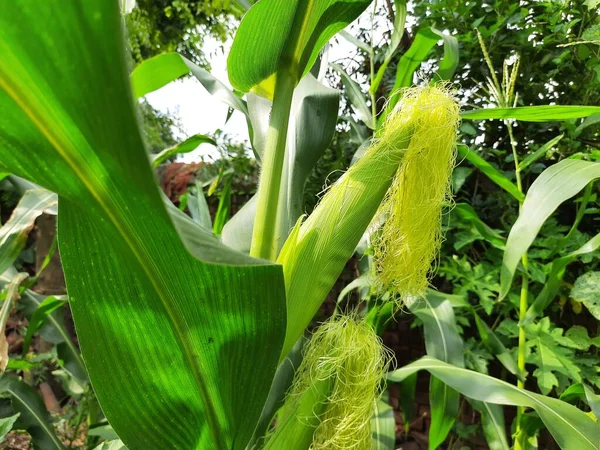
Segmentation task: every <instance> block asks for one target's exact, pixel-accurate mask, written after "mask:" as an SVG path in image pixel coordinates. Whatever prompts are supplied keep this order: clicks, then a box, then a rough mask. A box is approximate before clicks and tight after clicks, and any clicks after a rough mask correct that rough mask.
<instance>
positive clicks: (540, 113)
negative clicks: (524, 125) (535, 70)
mask: <svg viewBox="0 0 600 450" xmlns="http://www.w3.org/2000/svg"><path fill="white" fill-rule="evenodd" d="M594 114H600V106H576V105H568V106H562V105H553V106H520V107H517V108H485V109H473V110H471V111H463V112H462V113H461V115H462V117H463V119H469V120H490V119H504V120H506V119H515V120H521V121H523V122H554V121H561V120H570V119H581V118H583V117H588V116H591V115H594Z"/></svg>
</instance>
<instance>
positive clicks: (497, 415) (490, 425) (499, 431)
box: [469, 400, 510, 450]
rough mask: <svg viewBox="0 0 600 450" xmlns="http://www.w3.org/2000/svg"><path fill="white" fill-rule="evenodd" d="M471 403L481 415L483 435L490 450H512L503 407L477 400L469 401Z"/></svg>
mask: <svg viewBox="0 0 600 450" xmlns="http://www.w3.org/2000/svg"><path fill="white" fill-rule="evenodd" d="M469 403H471V405H472V406H473V408H475V409H476V410H477V411H479V414H480V415H481V426H482V428H483V434H484V436H485V440H486V441H487V443H488V446H489V447H490V450H510V445H509V443H508V438H507V437H506V425H505V424H504V411H503V408H502V406H500V405H494V404H492V403H484V402H478V401H477V400H469Z"/></svg>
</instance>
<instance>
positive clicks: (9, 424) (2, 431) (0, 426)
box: [0, 413, 21, 442]
mask: <svg viewBox="0 0 600 450" xmlns="http://www.w3.org/2000/svg"><path fill="white" fill-rule="evenodd" d="M20 415H21V414H20V413H17V414H14V415H12V416H9V417H2V418H0V442H3V441H4V438H5V437H6V435H7V434H8V432H9V431H10V430H12V429H13V425H14V424H15V422H16V421H17V419H18V418H19V416H20Z"/></svg>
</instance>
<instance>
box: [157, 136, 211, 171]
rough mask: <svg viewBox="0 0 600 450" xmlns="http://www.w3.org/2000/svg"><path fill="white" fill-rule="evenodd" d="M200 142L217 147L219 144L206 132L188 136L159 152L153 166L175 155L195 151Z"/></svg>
mask: <svg viewBox="0 0 600 450" xmlns="http://www.w3.org/2000/svg"><path fill="white" fill-rule="evenodd" d="M200 144H211V145H214V146H215V147H216V146H217V143H216V142H215V140H214V139H213V138H211V137H210V136H206V135H205V134H195V135H193V136H190V137H189V138H187V139H186V140H185V141H183V142H181V143H179V144H177V145H174V146H173V147H169V148H166V149H164V150H163V151H162V152H160V153H158V154H157V155H156V156H155V157H154V159H153V160H152V167H158V166H159V165H161V164H162V163H164V162H165V161H166V160H168V159H169V158H173V157H174V156H177V155H183V154H185V153H190V152H193V151H194V150H196V149H197V148H198V146H199V145H200Z"/></svg>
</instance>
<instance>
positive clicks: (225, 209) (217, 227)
mask: <svg viewBox="0 0 600 450" xmlns="http://www.w3.org/2000/svg"><path fill="white" fill-rule="evenodd" d="M232 182H233V178H232V177H227V178H226V179H225V184H224V186H223V190H222V191H221V193H220V195H219V206H218V207H217V212H216V214H215V221H214V223H213V229H212V231H213V233H214V234H216V235H217V236H219V235H221V233H222V232H223V227H224V226H225V224H226V223H227V221H228V220H229V211H230V210H231V183H232Z"/></svg>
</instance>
